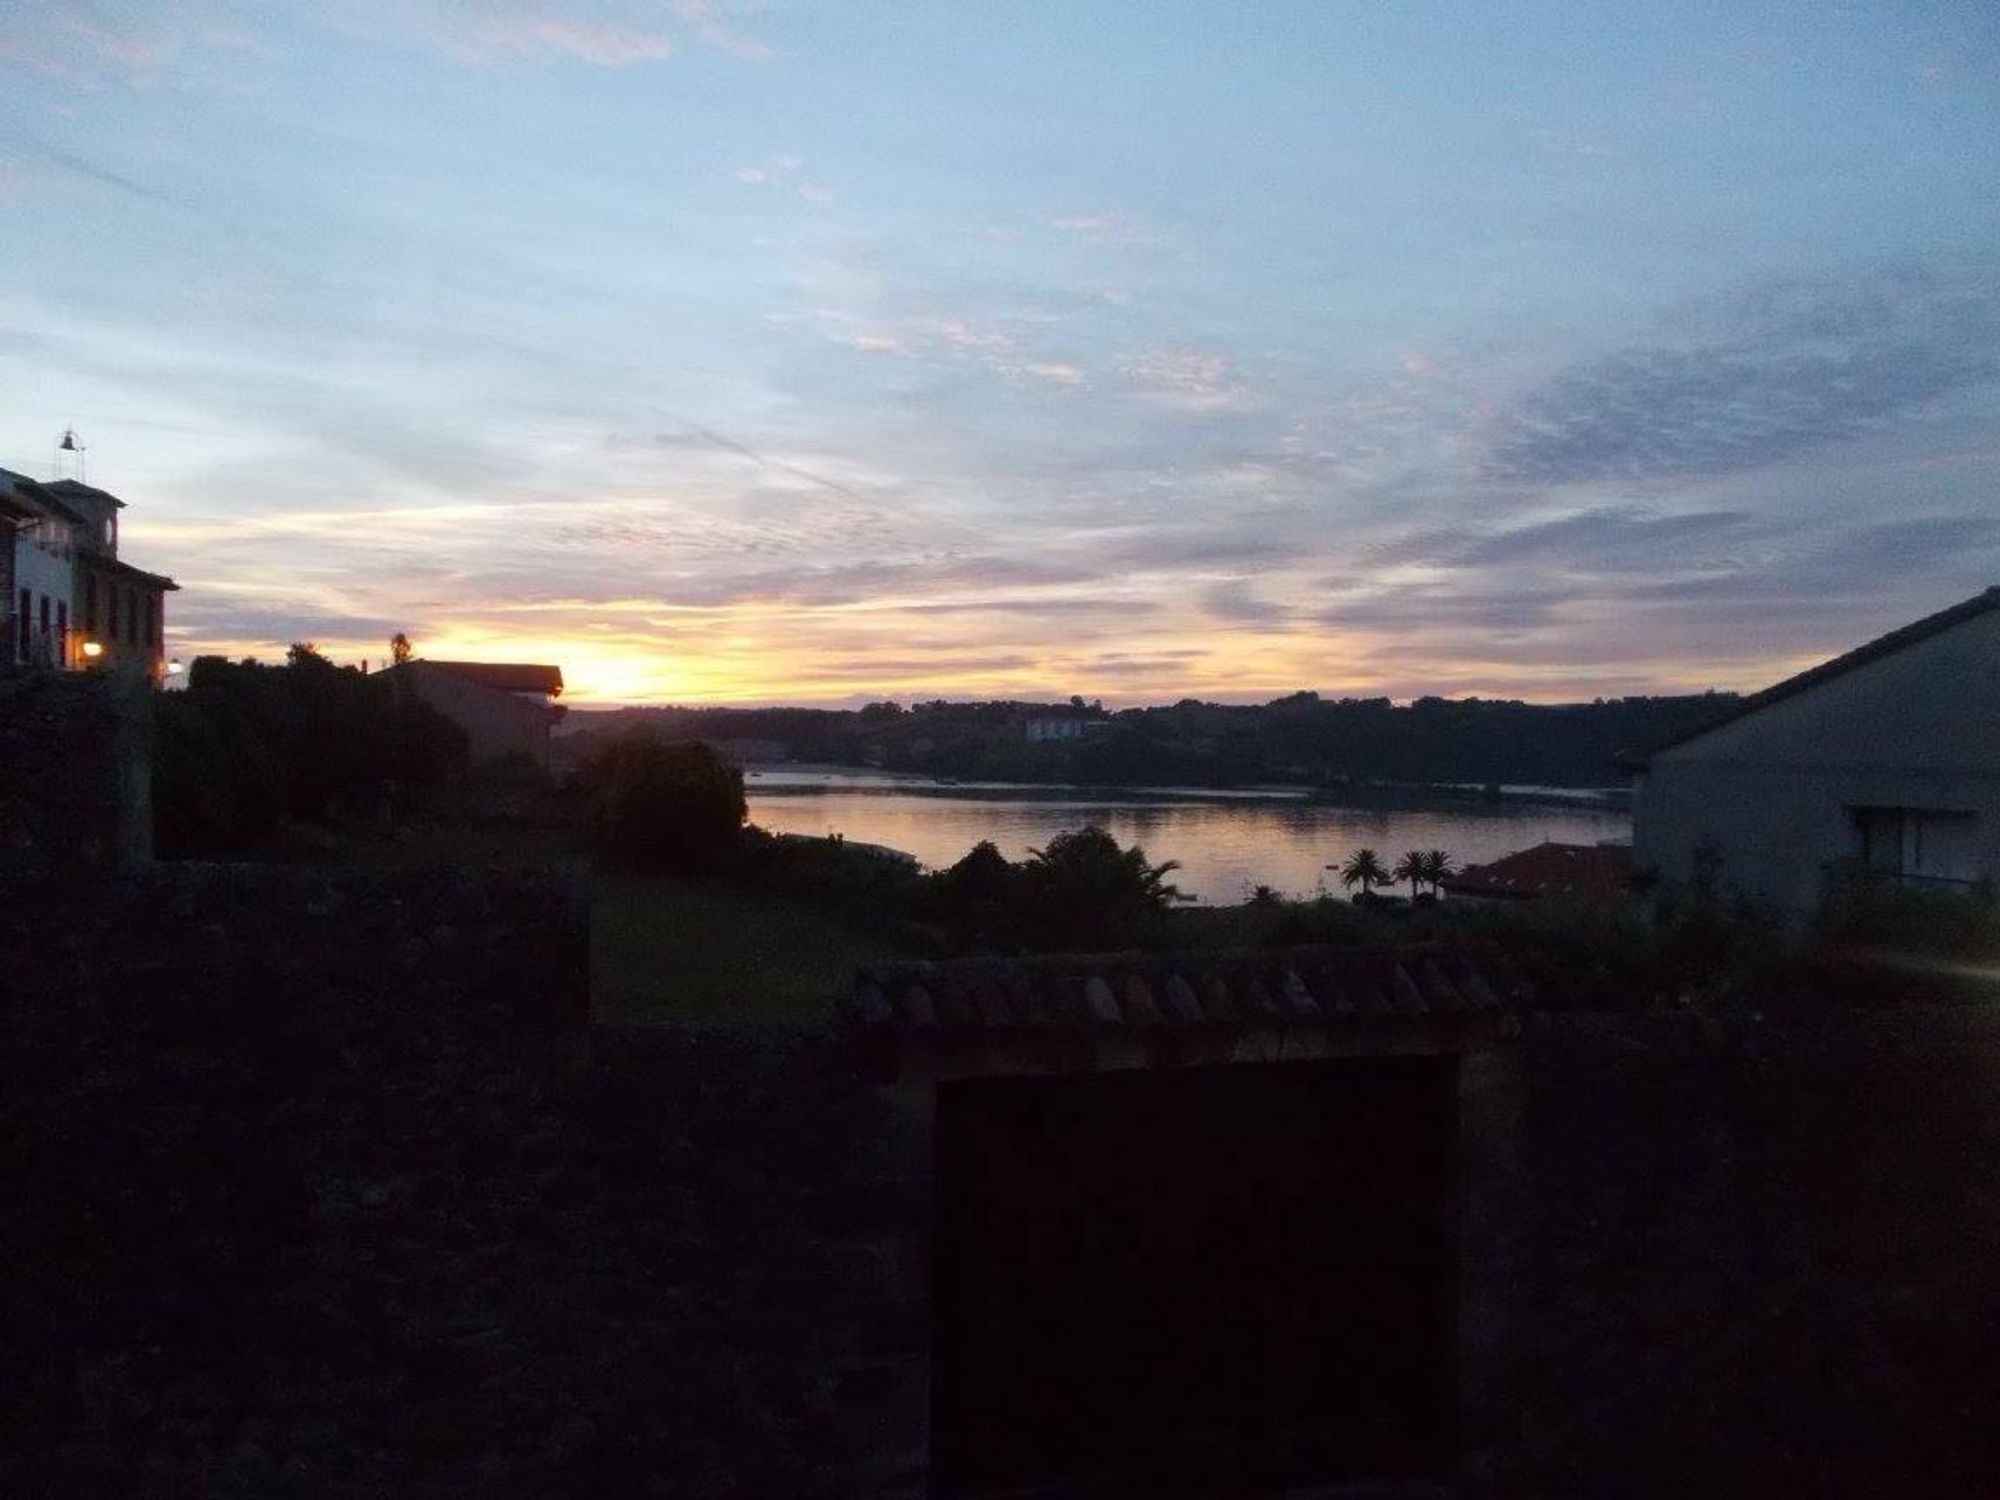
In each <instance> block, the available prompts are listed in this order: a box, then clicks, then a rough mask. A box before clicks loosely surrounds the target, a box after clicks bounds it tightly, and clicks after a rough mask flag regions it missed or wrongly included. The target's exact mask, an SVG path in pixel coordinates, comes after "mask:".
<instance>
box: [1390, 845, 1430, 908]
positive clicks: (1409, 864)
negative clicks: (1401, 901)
mask: <svg viewBox="0 0 2000 1500" xmlns="http://www.w3.org/2000/svg"><path fill="white" fill-rule="evenodd" d="M1424 869H1425V866H1424V854H1423V851H1422V850H1421V849H1412V850H1410V851H1409V852H1408V853H1407V854H1405V855H1404V856H1403V857H1402V858H1401V859H1399V860H1397V861H1396V868H1395V869H1393V870H1391V871H1390V872H1389V874H1390V876H1391V878H1393V879H1396V880H1407V881H1409V882H1410V899H1411V900H1412V901H1414V900H1416V899H1417V887H1418V885H1420V884H1421V883H1422V881H1423V879H1424Z"/></svg>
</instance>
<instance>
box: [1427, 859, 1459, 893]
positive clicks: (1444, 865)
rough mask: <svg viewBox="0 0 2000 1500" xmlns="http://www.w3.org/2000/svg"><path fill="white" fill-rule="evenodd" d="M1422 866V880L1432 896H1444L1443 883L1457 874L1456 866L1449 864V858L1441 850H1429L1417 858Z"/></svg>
mask: <svg viewBox="0 0 2000 1500" xmlns="http://www.w3.org/2000/svg"><path fill="white" fill-rule="evenodd" d="M1417 857H1418V858H1419V860H1420V861H1421V863H1422V865H1423V875H1422V879H1423V882H1424V884H1425V885H1428V886H1429V887H1430V888H1431V893H1432V894H1433V895H1437V896H1442V895H1443V894H1444V883H1445V882H1446V881H1447V880H1449V879H1451V877H1452V876H1454V875H1456V874H1457V873H1458V866H1457V865H1455V864H1453V863H1452V862H1451V856H1450V855H1449V854H1447V853H1445V852H1444V850H1442V849H1431V850H1428V851H1427V852H1425V853H1424V854H1422V855H1420V856H1417Z"/></svg>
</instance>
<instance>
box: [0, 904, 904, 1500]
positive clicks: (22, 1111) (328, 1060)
mask: <svg viewBox="0 0 2000 1500" xmlns="http://www.w3.org/2000/svg"><path fill="white" fill-rule="evenodd" d="M578 893H579V886H578V883H577V881H576V880H575V879H574V878H572V877H571V876H568V875H563V874H550V873H548V872H533V871H498V870H492V871H484V870H482V871H464V870H403V871H396V872H392V873H377V872H367V871H352V870H316V869H299V868H288V867H282V866H270V865H262V866H229V865H181V866H176V865H161V866H156V867H154V868H153V869H152V870H151V871H148V872H146V873H144V874H143V875H141V876H140V877H138V878H134V879H130V880H126V881H122V882H114V883H111V884H108V885H106V886H104V887H102V888H100V889H98V890H97V891H95V892H94V893H85V894H77V893H72V894H71V895H70V896H69V897H67V898H65V899H63V900H60V901H55V900H47V899H37V898H38V897H41V896H43V895H45V894H46V893H44V892H42V891H40V889H39V888H30V889H28V890H25V891H24V890H22V889H19V888H15V889H10V890H8V891H5V892H0V1112H4V1117H5V1122H6V1129H5V1130H4V1131H0V1192H4V1193H5V1201H6V1212H5V1213H4V1214H0V1266H4V1267H5V1268H6V1270H5V1274H4V1275H0V1348H5V1349H6V1350H7V1351H8V1357H9V1360H10V1369H11V1371H12V1372H13V1375H12V1378H10V1379H9V1380H7V1381H4V1382H0V1431H5V1432H7V1433H9V1434H10V1435H12V1440H11V1441H10V1443H9V1444H8V1446H7V1454H6V1458H5V1460H4V1461H0V1472H4V1473H5V1475H6V1480H7V1483H6V1485H5V1486H4V1488H5V1489H6V1492H7V1493H9V1494H13V1493H21V1494H35V1495H40V1496H49V1497H59V1496H97V1495H105V1494H142V1493H143V1494H149V1495H182V1494H185V1495H202V1496H263V1495H273V1494H301V1495H335V1494H337V1495H353V1496H382V1497H387V1496H392V1495H393V1496H401V1495H439V1496H442V1495H473V1494H477V1495H481V1496H493V1497H499V1500H528V1497H534V1500H547V1497H553V1496H563V1495H577V1496H584V1495H590V1496H596V1495H607V1494H647V1493H650V1494H676V1495H679V1494H685V1495H701V1496H705V1497H706V1496H715V1497H722V1500H727V1497H738V1500H753V1497H762V1496H767V1495H787V1496H797V1497H802V1500H809V1497H825V1500H833V1497H853V1496H885V1497H886V1496H897V1497H911V1496H913V1495H914V1494H915V1493H916V1490H917V1486H918V1484H919V1483H920V1478H921V1449H920V1445H921V1441H922V1427H921V1416H920V1408H919V1409H918V1410H917V1411H915V1412H913V1411H912V1409H911V1406H910V1402H911V1400H912V1399H913V1389H912V1386H911V1385H910V1382H909V1380H908V1379H907V1378H905V1376H906V1372H907V1371H908V1369H909V1367H910V1363H911V1361H910V1358H909V1353H910V1351H912V1350H921V1349H922V1348H923V1346H924V1339H925V1332H924V1323H923V1313H922V1307H921V1303H920V1301H919V1300H918V1299H917V1297H916V1295H915V1290H916V1289H915V1288H913V1286H912V1285H911V1283H910V1280H909V1276H910V1274H911V1269H912V1267H911V1264H910V1263H909V1262H908V1261H907V1260H906V1259H903V1258H900V1252H901V1249H902V1247H903V1246H904V1245H905V1244H906V1243H907V1236H906V1235H902V1234H899V1233H898V1228H899V1226H903V1225H908V1224H910V1223H912V1222H917V1223H920V1222H921V1200H918V1201H912V1197H911V1194H910V1192H909V1191H908V1190H907V1189H906V1187H905V1186H904V1184H902V1183H901V1182H899V1181H897V1180H895V1177H894V1173H893V1171H891V1170H889V1169H887V1168H885V1166H884V1165H883V1162H882V1159H881V1158H882V1149H883V1143H884V1141H885V1140H886V1139H887V1137H886V1136H885V1132H884V1128H883V1121H882V1113H883V1112H882V1109H881V1106H880V1104H879V1101H877V1100H876V1098H875V1096H874V1094H873V1092H872V1091H871V1090H870V1089H869V1087H868V1086H867V1085H866V1083H865V1082H864V1081H863V1080H862V1079H861V1078H860V1077H859V1076H858V1074H857V1073H856V1071H855V1070H854V1069H853V1068H852V1067H850V1066H848V1065H847V1063H846V1062H845V1060H844V1059H843V1058H842V1056H841V1055H840V1053H839V1052H838V1050H837V1049H836V1048H835V1047H834V1046H832V1045H831V1043H830V1041H829V1040H828V1039H827V1038H826V1037H825V1036H823V1035H817V1034H812V1033H798V1034H793V1033H785V1034H775V1033H773V1034H762V1033H757V1034H747V1035H732V1034H724V1033H689V1032H675V1031H669V1030H665V1029H654V1030H633V1031H629V1032H627V1031H612V1030H605V1029H597V1030H594V1031H592V1032H590V1033H588V1034H586V1033H584V1032H582V1031H581V1030H580V1029H579V1027H580V1023H581V1022H582V1021H583V1019H584V1015H585V1006H586V984H587V961H588V951H587V921H586V913H585V910H584V908H583V904H582V902H581V901H580V900H579V899H578ZM30 955H31V956H32V961H29V956H30ZM586 1035H588V1045H587V1046H586V1045H585V1044H584V1039H585V1036H586ZM917 1389H918V1390H920V1387H918V1388H917Z"/></svg>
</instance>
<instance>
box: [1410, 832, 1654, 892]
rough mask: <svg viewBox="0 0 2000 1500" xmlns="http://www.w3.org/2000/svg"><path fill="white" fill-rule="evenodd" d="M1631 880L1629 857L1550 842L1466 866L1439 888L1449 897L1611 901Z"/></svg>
mask: <svg viewBox="0 0 2000 1500" xmlns="http://www.w3.org/2000/svg"><path fill="white" fill-rule="evenodd" d="M1631 878H1632V851H1631V850H1630V849H1628V848H1625V847H1624V846H1623V845H1616V844H1558V843H1556V842H1554V841H1553V840H1549V841H1547V842H1544V843H1540V844H1537V845H1535V847H1534V848H1532V849H1522V850H1519V851H1517V852H1516V853H1513V854H1509V855H1505V856H1503V857H1502V858H1500V859H1496V860H1494V861H1493V862H1492V863H1491V864H1485V865H1467V866H1466V867H1465V868H1464V869H1463V870H1461V871H1459V872H1458V874H1456V875H1454V876H1451V877H1450V878H1449V879H1447V880H1445V881H1444V882H1443V884H1444V888H1445V891H1446V892H1447V893H1448V894H1450V895H1454V896H1503V897H1504V896H1615V895H1618V894H1619V893H1621V892H1623V891H1624V890H1626V889H1627V888H1628V885H1629V882H1630V881H1631Z"/></svg>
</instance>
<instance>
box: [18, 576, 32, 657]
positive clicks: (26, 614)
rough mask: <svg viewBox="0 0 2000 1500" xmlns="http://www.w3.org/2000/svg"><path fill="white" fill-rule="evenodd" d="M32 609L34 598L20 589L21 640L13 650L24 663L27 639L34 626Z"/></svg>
mask: <svg viewBox="0 0 2000 1500" xmlns="http://www.w3.org/2000/svg"><path fill="white" fill-rule="evenodd" d="M34 609H35V596H34V595H33V594H31V593H29V592H28V591H27V590H26V589H22V590H21V639H20V642H19V644H18V645H17V646H16V647H15V649H16V650H17V651H18V652H19V653H20V657H21V660H22V661H26V660H27V659H28V637H29V636H30V634H31V633H32V632H33V630H34V625H35V617H34Z"/></svg>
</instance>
